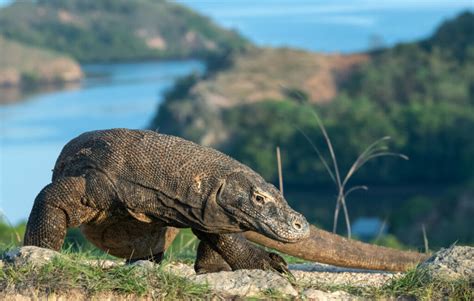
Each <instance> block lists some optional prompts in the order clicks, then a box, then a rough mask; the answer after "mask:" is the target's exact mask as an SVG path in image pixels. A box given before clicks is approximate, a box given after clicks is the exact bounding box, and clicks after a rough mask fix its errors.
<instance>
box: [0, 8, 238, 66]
mask: <svg viewBox="0 0 474 301" xmlns="http://www.w3.org/2000/svg"><path fill="white" fill-rule="evenodd" d="M0 34H3V35H4V36H5V37H7V38H9V39H13V40H16V41H20V42H22V43H25V44H28V45H32V46H35V47H41V48H47V49H52V50H55V51H58V52H61V53H67V54H68V55H70V56H72V57H73V58H75V59H77V60H79V61H81V62H91V61H117V60H138V59H161V58H163V59H165V58H166V59H169V58H187V57H205V56H208V55H212V54H215V53H219V52H221V51H224V50H228V49H235V48H240V47H242V46H243V45H245V44H246V41H245V39H243V38H242V37H241V36H239V35H238V34H237V33H235V32H233V31H229V30H225V29H222V28H220V27H218V26H217V25H215V24H214V23H212V21H210V20H209V19H208V18H206V17H203V16H201V15H199V14H197V13H194V12H193V11H191V10H190V9H187V8H185V7H184V6H181V5H179V4H176V3H173V2H169V1H164V0H158V1H153V0H137V1H127V0H70V1H61V0H39V1H15V2H14V3H13V4H11V5H10V6H8V7H5V8H3V9H1V10H0Z"/></svg>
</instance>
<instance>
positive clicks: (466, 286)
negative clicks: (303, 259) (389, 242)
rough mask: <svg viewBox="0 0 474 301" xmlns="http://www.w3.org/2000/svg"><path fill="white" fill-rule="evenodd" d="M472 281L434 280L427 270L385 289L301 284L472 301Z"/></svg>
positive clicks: (405, 276) (366, 295)
mask: <svg viewBox="0 0 474 301" xmlns="http://www.w3.org/2000/svg"><path fill="white" fill-rule="evenodd" d="M473 285H474V283H472V280H468V279H460V280H449V279H440V278H433V277H431V276H430V274H429V273H428V272H427V271H426V270H423V269H412V270H410V271H408V272H406V273H405V274H403V275H402V276H400V277H394V278H393V279H392V280H390V281H388V282H387V283H386V284H385V285H383V286H382V287H373V286H370V285H367V286H351V285H327V284H311V285H306V284H304V283H303V284H300V286H302V287H303V288H316V289H319V290H323V291H330V292H334V291H345V292H348V293H350V294H352V295H355V296H359V297H362V298H370V299H373V298H375V299H386V298H397V299H399V298H400V299H403V300H405V299H406V300H445V299H446V300H472V299H473V298H474V291H473V290H472V286H473Z"/></svg>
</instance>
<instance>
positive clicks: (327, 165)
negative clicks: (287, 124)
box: [296, 127, 337, 185]
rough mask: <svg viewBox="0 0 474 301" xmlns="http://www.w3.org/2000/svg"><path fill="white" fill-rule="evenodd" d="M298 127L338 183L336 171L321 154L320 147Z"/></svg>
mask: <svg viewBox="0 0 474 301" xmlns="http://www.w3.org/2000/svg"><path fill="white" fill-rule="evenodd" d="M296 129H297V130H298V131H299V132H300V133H301V134H302V135H303V137H305V139H306V140H307V141H308V143H309V144H310V145H311V147H312V148H313V149H314V151H315V152H316V154H317V155H318V157H319V159H320V160H321V162H322V163H323V165H324V168H326V170H327V172H328V174H329V176H330V177H331V179H332V180H333V182H334V184H336V185H337V182H336V178H335V177H334V173H333V172H332V170H331V168H330V167H329V164H328V163H327V161H326V159H324V157H323V155H322V154H321V152H320V151H319V149H318V147H317V146H316V145H315V144H314V143H313V141H312V140H311V139H310V138H309V137H308V135H306V133H305V132H304V131H303V130H302V129H300V128H299V127H296Z"/></svg>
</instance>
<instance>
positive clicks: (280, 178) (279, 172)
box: [276, 146, 283, 194]
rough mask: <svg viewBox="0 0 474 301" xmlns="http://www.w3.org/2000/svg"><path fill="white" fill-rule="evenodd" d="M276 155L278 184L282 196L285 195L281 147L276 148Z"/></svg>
mask: <svg viewBox="0 0 474 301" xmlns="http://www.w3.org/2000/svg"><path fill="white" fill-rule="evenodd" d="M276 154H277V163H278V183H279V188H280V192H281V194H283V172H282V168H281V154H280V147H279V146H277V148H276Z"/></svg>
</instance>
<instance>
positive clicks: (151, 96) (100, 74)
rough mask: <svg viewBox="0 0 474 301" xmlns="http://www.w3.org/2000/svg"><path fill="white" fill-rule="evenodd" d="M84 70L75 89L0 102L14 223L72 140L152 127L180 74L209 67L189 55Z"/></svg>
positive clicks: (2, 185)
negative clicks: (86, 134) (111, 130)
mask: <svg viewBox="0 0 474 301" xmlns="http://www.w3.org/2000/svg"><path fill="white" fill-rule="evenodd" d="M83 69H84V71H85V74H86V76H85V80H84V81H83V82H82V83H81V84H80V85H79V86H78V87H77V88H76V89H73V90H65V91H58V92H52V93H46V94H40V95H36V96H31V97H27V98H26V99H23V100H21V101H19V102H17V103H14V104H9V105H4V106H0V120H1V121H0V132H1V138H0V155H1V156H0V177H1V181H0V208H1V210H2V214H3V215H4V216H5V217H7V218H8V220H9V221H10V222H11V223H13V224H15V223H17V222H19V221H21V220H24V219H26V218H27V216H28V213H29V211H30V210H31V206H32V203H33V200H34V198H35V196H36V194H37V193H38V192H39V191H40V190H41V189H42V188H43V187H44V186H45V185H46V184H48V183H49V182H50V180H51V169H52V168H53V166H54V162H55V161H56V158H57V156H58V154H59V152H60V151H61V149H62V147H63V146H64V144H65V143H66V142H67V141H69V140H70V139H71V138H73V137H75V136H77V135H79V134H80V133H82V132H85V131H90V130H95V129H106V128H115V127H124V128H145V127H147V125H148V124H149V123H150V121H151V119H152V117H153V116H154V114H155V113H156V110H157V108H158V104H159V103H160V101H161V100H162V94H163V92H164V91H165V90H166V89H168V88H170V87H171V86H172V84H173V83H174V81H175V80H176V78H178V77H181V76H184V75H187V74H190V73H191V72H202V71H203V70H204V66H203V64H202V63H200V62H198V61H194V60H189V61H169V62H144V63H126V64H100V65H98V64H97V65H85V66H83Z"/></svg>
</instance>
